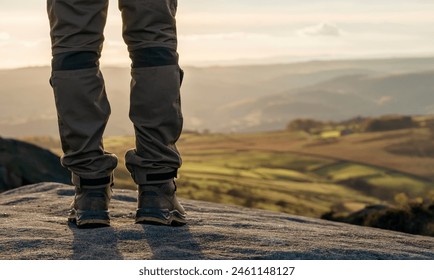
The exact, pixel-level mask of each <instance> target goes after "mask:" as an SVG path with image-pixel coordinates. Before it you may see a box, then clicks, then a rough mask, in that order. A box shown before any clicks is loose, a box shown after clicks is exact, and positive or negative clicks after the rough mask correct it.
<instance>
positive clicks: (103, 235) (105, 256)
mask: <svg viewBox="0 0 434 280" xmlns="http://www.w3.org/2000/svg"><path fill="white" fill-rule="evenodd" d="M69 229H70V230H71V231H72V233H73V235H74V240H73V243H72V250H73V254H72V256H71V259H73V260H122V259H123V256H122V253H121V252H120V251H119V249H118V236H117V234H116V231H115V230H114V229H113V228H112V227H101V228H89V229H79V228H77V226H76V225H75V224H71V223H70V224H69Z"/></svg>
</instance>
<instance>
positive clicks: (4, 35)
mask: <svg viewBox="0 0 434 280" xmlns="http://www.w3.org/2000/svg"><path fill="white" fill-rule="evenodd" d="M10 38H11V35H10V34H9V33H6V32H0V42H4V41H8V40H9V39H10Z"/></svg>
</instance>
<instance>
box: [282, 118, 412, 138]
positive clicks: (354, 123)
mask: <svg viewBox="0 0 434 280" xmlns="http://www.w3.org/2000/svg"><path fill="white" fill-rule="evenodd" d="M415 127H420V122H418V121H415V120H414V119H413V117H411V116H399V115H391V116H381V117H378V118H374V117H369V118H363V117H356V118H353V119H349V120H345V121H341V122H333V121H319V120H314V119H296V120H293V121H291V122H290V123H289V124H288V126H287V129H288V130H289V131H304V132H307V133H310V134H318V133H321V132H324V131H327V130H340V131H351V132H373V131H387V130H397V129H404V128H415Z"/></svg>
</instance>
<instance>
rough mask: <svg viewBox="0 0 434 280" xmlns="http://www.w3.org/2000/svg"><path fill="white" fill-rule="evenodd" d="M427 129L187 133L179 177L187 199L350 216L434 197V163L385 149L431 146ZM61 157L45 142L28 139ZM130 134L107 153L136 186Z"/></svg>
mask: <svg viewBox="0 0 434 280" xmlns="http://www.w3.org/2000/svg"><path fill="white" fill-rule="evenodd" d="M427 135H428V133H427V131H425V130H424V129H414V130H400V131H392V132H380V133H365V134H354V135H350V136H345V137H342V138H340V139H336V140H333V141H327V142H324V141H321V140H318V139H310V138H308V137H307V136H306V135H303V134H297V133H289V132H274V133H258V134H234V135H223V134H210V135H197V134H184V135H183V137H182V138H181V139H180V141H179V149H180V150H181V152H182V154H183V159H184V164H183V166H182V168H181V170H180V178H179V179H178V183H179V184H178V185H179V189H178V191H179V195H180V196H181V197H185V198H193V199H199V200H207V201H214V202H220V203H228V204H236V205H243V206H248V207H255V208H262V209H269V210H274V211H282V212H287V213H294V214H300V215H304V216H312V217H319V216H320V215H321V214H323V213H325V212H327V211H329V210H330V208H331V207H333V208H335V209H336V208H338V210H339V211H341V212H351V211H355V210H358V209H361V208H363V207H364V206H365V205H368V204H376V203H388V202H393V200H394V197H395V195H397V194H398V193H405V194H406V195H407V196H409V197H418V196H419V197H424V196H426V195H427V194H428V193H429V192H433V190H434V184H433V183H432V181H431V179H432V178H434V171H433V170H434V168H433V167H434V158H431V157H421V156H420V155H409V154H408V153H407V154H406V155H402V154H399V153H390V152H387V151H386V150H387V147H389V146H390V145H394V144H397V143H404V142H408V141H409V140H412V141H413V142H414V143H416V144H417V143H418V141H419V140H421V141H422V140H423V141H425V142H424V143H426V141H427V137H428V136H427ZM28 140H29V141H32V142H35V143H37V144H40V145H42V146H46V147H49V148H51V149H52V150H55V151H56V152H59V150H58V148H56V147H55V145H54V144H53V142H52V141H48V140H47V139H45V138H39V139H37V138H35V139H28ZM133 145H134V139H133V137H109V138H107V139H106V140H105V146H106V149H107V150H109V151H111V152H114V153H116V154H117V155H118V156H119V160H120V163H119V167H118V169H117V170H116V185H117V187H119V188H132V189H134V188H135V185H134V183H133V182H132V181H131V179H130V176H129V174H128V172H127V170H126V169H125V167H124V159H123V155H124V154H125V152H126V150H127V149H128V147H132V146H133Z"/></svg>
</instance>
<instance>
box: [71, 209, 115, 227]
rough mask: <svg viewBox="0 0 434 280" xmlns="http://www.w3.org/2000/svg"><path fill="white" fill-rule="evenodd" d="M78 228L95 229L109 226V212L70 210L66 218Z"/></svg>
mask: <svg viewBox="0 0 434 280" xmlns="http://www.w3.org/2000/svg"><path fill="white" fill-rule="evenodd" d="M68 221H69V222H70V223H74V224H76V225H77V227H78V228H96V227H107V226H110V216H109V211H104V210H102V211H92V210H77V211H74V210H72V211H71V213H70V216H69V218H68Z"/></svg>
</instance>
